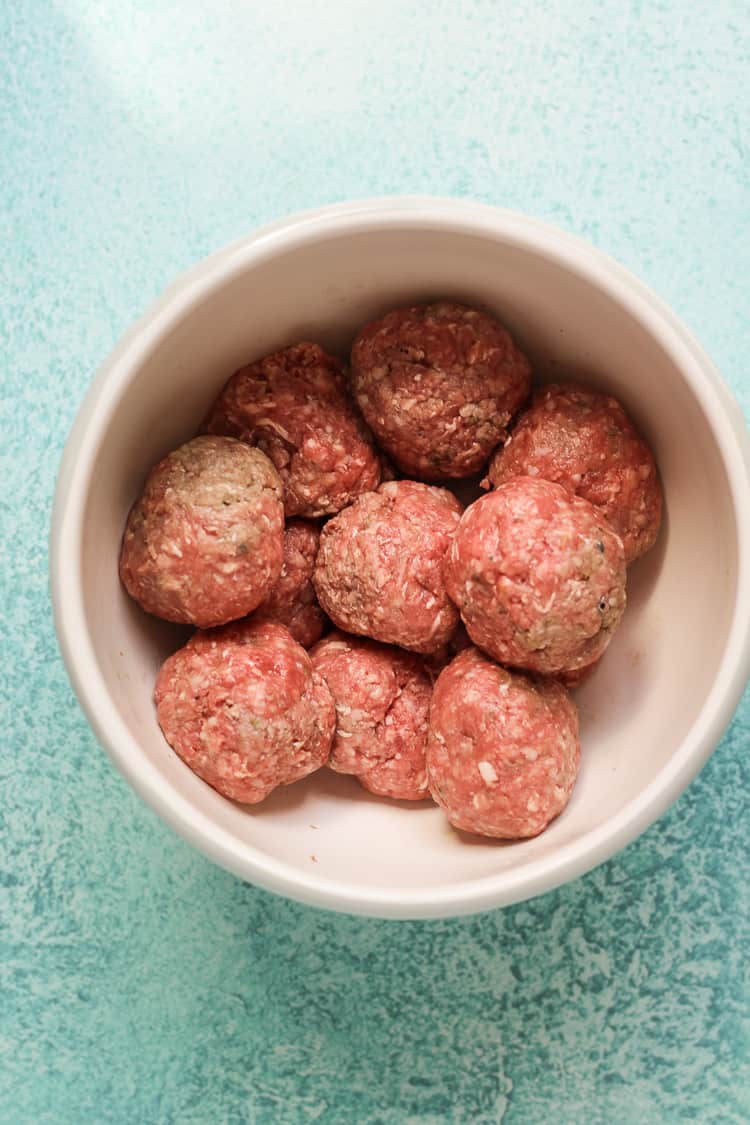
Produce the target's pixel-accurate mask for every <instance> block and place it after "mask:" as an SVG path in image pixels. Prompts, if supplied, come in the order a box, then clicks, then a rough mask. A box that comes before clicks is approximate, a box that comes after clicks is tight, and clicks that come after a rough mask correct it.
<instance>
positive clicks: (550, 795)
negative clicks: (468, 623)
mask: <svg viewBox="0 0 750 1125" xmlns="http://www.w3.org/2000/svg"><path fill="white" fill-rule="evenodd" d="M580 758H581V750H580V743H579V739H578V714H577V711H576V708H575V704H574V703H573V701H572V700H571V698H570V696H569V695H568V693H567V692H566V691H565V688H563V687H562V686H561V685H560V684H559V683H557V682H556V681H555V680H543V679H538V680H537V679H533V678H531V677H530V676H526V675H523V674H521V673H518V672H509V671H508V670H507V669H506V668H501V667H500V666H499V665H498V664H494V663H493V662H492V661H490V660H488V659H487V658H486V657H485V656H483V655H482V654H481V653H480V652H479V651H478V650H477V649H475V648H474V649H466V650H465V651H464V652H462V653H461V654H460V655H459V656H457V657H456V659H455V660H454V661H453V662H452V663H451V664H449V665H448V667H447V668H446V669H445V670H444V671H443V672H442V673H441V674H440V676H439V677H438V681H437V683H436V684H435V690H434V692H433V696H432V705H431V708H430V729H429V735H428V738H427V777H428V781H429V786H430V791H431V793H432V796H433V797H434V799H435V801H436V802H437V803H438V805H440V807H441V808H442V809H444V811H445V812H446V814H447V816H448V819H449V820H450V822H451V824H452V825H454V827H455V828H460V829H463V831H465V832H474V833H476V834H477V835H479V836H494V837H497V838H499V839H504V840H519V839H523V838H525V837H528V836H537V835H538V834H539V833H540V832H542V831H543V830H544V829H545V828H546V827H547V825H548V824H549V822H550V821H551V820H553V819H554V818H555V817H556V816H558V815H559V814H560V813H561V812H562V810H563V809H564V808H565V806H566V805H567V803H568V800H569V799H570V795H571V793H572V791H573V786H574V784H575V780H576V777H577V775H578V768H579V765H580Z"/></svg>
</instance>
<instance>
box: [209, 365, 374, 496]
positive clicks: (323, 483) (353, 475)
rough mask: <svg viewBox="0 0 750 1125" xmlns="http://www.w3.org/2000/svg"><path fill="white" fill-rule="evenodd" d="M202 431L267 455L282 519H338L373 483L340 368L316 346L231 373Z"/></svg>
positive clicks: (368, 452) (370, 458) (366, 438)
mask: <svg viewBox="0 0 750 1125" xmlns="http://www.w3.org/2000/svg"><path fill="white" fill-rule="evenodd" d="M202 428H203V430H204V431H205V432H206V433H212V434H231V435H232V436H233V437H236V438H240V439H241V440H242V441H246V442H248V443H249V444H250V445H257V446H258V448H259V449H262V450H263V452H264V453H266V454H268V456H269V457H270V458H271V460H272V461H273V463H274V465H275V466H276V468H277V469H278V472H279V475H280V476H281V479H282V481H283V484H284V508H285V511H286V514H287V516H325V515H330V514H332V513H333V512H338V511H339V510H340V509H341V508H344V507H346V505H347V504H350V503H351V501H352V500H353V499H354V498H355V497H356V496H359V494H360V493H362V492H367V491H369V490H370V489H371V488H375V487H376V486H377V485H378V483H379V481H380V461H379V459H378V455H377V453H376V452H375V449H374V448H373V445H372V439H371V437H370V435H369V434H368V433H367V431H366V429H365V427H364V425H363V424H362V421H361V419H360V418H359V416H358V415H357V412H356V410H355V408H354V406H353V404H352V402H351V400H350V399H349V396H348V392H347V387H346V382H345V379H344V374H343V367H342V364H341V362H340V361H339V360H338V359H335V358H334V357H333V356H330V355H327V354H326V352H324V351H323V349H322V348H321V347H319V346H318V345H317V344H307V343H303V344H294V345H293V346H292V347H289V348H284V349H283V350H282V351H280V352H275V353H274V354H273V355H269V356H266V357H265V358H264V359H261V360H258V361H257V363H251V364H250V365H249V366H248V367H243V368H242V369H241V370H240V371H237V372H236V373H235V374H234V375H233V376H232V378H231V379H230V380H229V382H228V383H227V385H226V386H225V387H224V390H223V391H222V392H221V394H220V395H219V397H218V398H217V399H216V401H215V402H214V404H213V406H212V407H211V409H210V411H209V413H208V416H207V418H206V420H205V421H204V423H203V427H202Z"/></svg>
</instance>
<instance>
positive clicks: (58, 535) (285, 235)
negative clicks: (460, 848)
mask: <svg viewBox="0 0 750 1125" xmlns="http://www.w3.org/2000/svg"><path fill="white" fill-rule="evenodd" d="M414 227H417V228H422V229H431V228H433V229H434V228H439V229H441V230H446V231H452V232H455V233H459V234H468V235H474V236H479V237H480V238H490V239H495V240H498V241H502V242H503V243H506V244H511V245H517V246H518V247H520V248H522V249H525V250H529V249H531V250H532V251H535V252H537V253H539V254H540V255H542V256H543V257H545V258H548V259H552V260H554V261H556V262H557V264H558V265H560V266H562V267H563V268H565V269H567V270H569V271H572V272H573V273H575V274H578V275H579V276H582V277H584V278H585V279H587V280H588V281H589V282H591V283H593V284H595V285H596V286H597V287H598V288H600V289H602V290H603V291H605V292H606V293H607V295H608V296H609V297H610V298H612V299H613V300H615V301H616V302H618V303H619V304H620V305H621V306H622V307H624V308H625V309H626V310H627V312H628V313H629V314H630V315H631V316H633V317H634V318H635V319H636V320H637V321H639V322H640V323H641V325H642V326H643V327H644V328H645V329H646V331H647V332H648V333H649V334H650V335H652V336H654V337H656V339H657V340H658V342H659V343H660V345H661V346H662V347H663V348H664V350H665V351H666V352H668V353H669V354H670V355H671V356H672V359H673V361H674V362H675V363H676V365H677V366H678V367H679V369H680V371H681V372H682V374H683V377H684V378H685V379H686V382H687V383H688V384H689V386H690V389H691V392H692V393H693V395H694V396H695V398H696V399H697V401H698V404H699V406H700V408H701V411H702V413H703V415H704V417H705V418H706V420H707V422H708V424H709V426H710V427H711V429H712V431H713V434H714V437H715V440H716V442H717V446H718V448H719V450H720V453H721V457H722V460H723V464H724V469H725V472H726V474H727V479H728V482H729V486H730V492H731V499H732V507H733V513H734V518H735V524H736V533H737V586H736V592H735V606H734V617H733V621H732V625H731V627H730V630H729V634H728V637H727V639H726V643H725V645H724V650H723V653H722V657H721V661H720V665H719V669H718V671H717V674H716V676H715V678H714V682H713V684H712V685H711V689H710V691H709V693H708V695H707V697H706V700H705V703H704V706H703V708H702V710H701V712H700V714H699V716H698V717H697V719H696V721H695V722H694V723H693V725H692V727H691V728H690V730H689V731H688V733H687V735H686V736H685V738H684V739H683V740H682V742H681V743H680V745H679V746H678V748H677V749H676V750H675V752H674V754H673V755H672V756H671V757H670V759H669V760H668V761H667V762H666V763H665V765H664V766H663V767H662V769H661V770H660V771H659V773H658V774H657V775H656V777H654V778H653V779H652V781H651V782H650V783H649V784H648V785H647V786H646V787H645V789H643V790H642V791H641V792H640V793H639V794H638V796H637V797H634V798H633V799H632V800H631V801H629V802H628V804H627V805H625V806H624V807H623V808H622V809H621V810H620V812H619V813H617V815H616V816H614V817H612V818H611V819H610V820H609V821H607V822H606V823H605V824H602V825H599V826H597V827H596V828H593V829H591V830H590V831H589V832H587V833H585V834H584V835H583V836H581V837H580V838H579V839H577V840H575V841H572V842H570V843H568V844H565V845H563V846H562V847H561V848H560V849H559V851H557V852H556V853H555V854H554V855H552V856H544V857H540V858H538V859H536V860H533V861H532V862H531V863H530V864H527V865H526V866H525V867H524V868H523V869H518V870H516V869H513V868H510V869H505V870H503V871H501V872H498V873H497V874H495V875H489V876H483V877H481V878H479V879H474V880H470V881H467V882H463V883H456V884H454V885H450V886H447V887H428V888H423V889H419V890H415V889H401V888H393V887H388V886H383V887H379V886H376V887H370V888H367V889H362V888H361V887H359V886H358V885H356V884H352V883H347V882H345V881H343V880H337V879H331V878H325V879H324V878H321V877H320V876H316V875H315V874H309V875H308V874H307V873H305V872H303V871H301V870H300V869H299V868H296V867H294V866H292V865H291V864H287V863H285V862H283V861H280V860H277V859H275V858H273V857H271V856H269V855H267V854H266V853H264V852H263V851H261V850H260V849H258V848H256V847H254V846H253V845H252V844H250V843H247V842H240V841H238V840H237V839H236V838H235V837H233V836H232V835H231V833H229V832H227V831H226V830H224V829H222V828H221V827H219V826H218V825H217V824H216V823H215V822H214V821H213V820H212V819H211V818H210V817H209V816H208V815H207V814H205V813H203V812H201V811H200V810H198V809H196V808H195V807H194V806H193V805H192V804H191V803H190V801H189V800H187V799H186V798H185V797H182V796H181V795H180V794H179V793H177V791H176V790H175V789H173V788H172V786H170V785H169V783H168V782H166V781H165V780H164V779H163V778H162V777H161V775H160V774H159V773H158V771H157V770H156V768H155V767H154V766H153V765H152V764H151V763H150V762H149V761H148V759H147V758H146V757H145V755H143V753H142V752H141V750H140V747H139V744H138V742H137V740H136V739H134V738H133V737H132V735H131V734H130V732H129V731H128V729H127V727H126V726H125V724H124V722H123V721H122V720H121V718H120V716H119V714H118V712H117V709H116V707H115V706H114V704H113V703H112V702H111V700H110V697H109V692H108V689H107V685H106V683H105V681H104V677H103V675H102V673H101V670H100V668H99V665H98V663H97V660H96V657H95V654H94V648H93V644H92V641H91V637H90V635H89V633H88V629H87V627H86V615H85V612H84V600H83V589H82V584H81V581H80V575H81V561H82V529H83V514H84V510H85V501H86V497H87V494H88V489H89V484H90V481H91V478H92V475H93V473H94V471H95V467H96V456H97V451H98V448H99V446H100V444H101V441H102V438H103V434H104V432H105V431H106V429H107V427H108V425H109V422H110V420H111V418H112V415H113V413H114V411H115V410H116V409H117V406H118V404H119V402H120V399H121V397H122V394H123V392H124V390H125V388H126V386H127V384H128V382H129V379H130V376H131V375H132V373H133V372H134V371H136V370H137V369H138V368H139V367H140V365H141V363H142V362H143V360H144V359H145V358H146V356H147V355H148V354H149V353H150V352H151V351H152V349H153V348H154V347H155V346H156V345H157V343H158V342H159V341H160V340H161V339H162V338H163V337H164V336H165V335H166V334H168V333H169V332H170V331H172V330H173V329H174V327H175V326H176V325H177V324H178V323H179V322H180V321H181V320H182V319H183V318H185V317H187V316H189V315H190V313H191V312H192V311H193V310H194V309H195V308H196V307H197V306H198V305H199V304H200V303H201V302H202V301H203V300H204V299H205V298H206V297H207V296H208V295H209V294H211V293H212V292H214V291H215V290H216V289H218V288H220V287H221V286H223V285H225V284H226V283H227V282H228V281H231V280H232V279H233V278H234V277H236V276H237V275H238V274H240V273H242V272H244V271H246V270H247V269H249V268H251V267H252V266H253V265H254V264H257V263H259V262H260V261H262V260H264V259H265V258H267V257H269V256H273V255H275V254H276V253H278V252H279V251H282V250H288V249H291V248H292V247H295V246H300V245H304V244H306V243H310V242H315V241H319V240H321V239H325V238H328V237H331V236H343V235H352V234H356V233H362V232H371V231H372V230H373V229H378V228H380V229H385V228H389V229H394V228H402V229H405V228H414ZM50 589H51V597H52V606H53V615H54V621H55V629H56V632H57V637H58V643H59V645H60V649H61V652H62V656H63V660H64V663H65V666H66V669H67V672H68V676H69V678H70V680H71V683H72V685H73V688H74V691H75V694H76V696H77V698H78V701H79V703H80V705H81V707H82V709H83V711H84V714H85V715H86V717H87V719H88V721H89V723H90V725H91V727H92V728H93V731H94V733H95V735H96V737H97V739H98V741H99V742H100V744H101V745H102V746H103V748H104V749H105V750H106V752H107V754H108V755H109V757H110V758H111V760H112V761H113V763H114V765H115V766H116V767H117V768H118V770H119V771H120V772H121V774H122V775H123V776H124V777H125V779H126V780H127V781H128V782H129V783H130V785H131V786H132V787H133V788H134V789H135V791H136V792H137V793H138V794H139V795H140V796H141V797H142V798H143V800H144V801H145V802H146V803H147V804H148V805H149V806H150V807H151V808H152V809H153V810H154V811H155V812H156V813H157V814H158V815H159V816H160V817H161V818H162V819H163V820H165V821H166V823H167V824H169V825H170V827H171V828H173V829H174V830H175V831H176V832H177V833H178V834H179V835H180V836H182V837H183V839H185V840H187V841H188V842H189V843H191V844H192V845H193V846H195V847H197V848H198V849H199V850H200V851H201V852H203V853H204V854H205V855H207V856H208V857H209V858H210V859H212V860H214V861H215V862H216V863H218V864H220V865H221V866H222V867H224V868H226V869H228V870H229V871H232V872H233V873H234V874H236V875H238V876H240V877H241V878H243V879H246V880H248V881H250V882H252V883H254V884H257V885H258V886H261V887H264V888H265V889H267V890H270V891H273V892H276V893H278V894H282V895H285V896H287V897H289V898H293V899H296V900H297V901H300V902H304V903H307V904H310V905H314V906H319V907H326V908H329V909H333V910H338V911H343V912H347V913H355V914H361V915H372V916H376V917H389V918H429V917H447V916H455V915H460V914H469V913H476V912H479V911H483V910H488V909H492V908H495V907H498V906H506V905H510V904H511V903H514V902H519V901H523V900H524V899H528V898H531V897H533V896H535V895H537V894H541V893H543V892H544V891H547V890H552V889H553V888H555V887H558V886H560V885H562V884H563V883H565V882H568V881H569V880H571V879H574V878H577V877H578V876H580V875H583V874H584V873H585V872H587V871H590V870H591V869H592V868H594V867H596V866H598V865H599V864H600V863H603V862H604V861H605V860H607V859H609V858H610V857H611V856H612V855H614V854H615V853H616V852H617V851H619V850H620V849H621V848H623V847H624V846H625V845H626V844H628V843H630V842H631V841H633V840H634V839H636V838H637V837H638V836H639V835H640V834H641V833H642V832H644V831H645V830H646V828H648V827H649V826H650V825H651V824H652V823H653V822H654V821H655V820H656V819H657V818H658V817H659V816H661V814H662V813H663V812H664V811H665V810H666V809H667V808H668V807H669V806H670V805H671V804H672V803H673V802H674V801H675V800H676V799H677V797H678V796H679V795H680V794H681V793H682V792H683V790H684V789H685V788H686V787H687V785H688V784H689V783H690V781H691V780H692V779H693V777H694V776H695V775H696V774H697V773H698V771H699V770H700V769H701V767H702V766H703V765H704V764H705V762H706V761H707V759H708V757H709V756H710V754H711V753H712V752H713V750H714V749H715V747H716V745H717V744H718V742H719V740H720V738H721V735H722V733H723V731H724V730H725V728H726V727H727V725H728V724H729V722H730V720H731V718H732V715H733V713H734V711H735V708H736V706H737V704H738V702H739V700H740V697H741V695H742V692H743V690H744V687H745V684H746V682H747V679H748V676H749V675H750V436H749V435H748V431H747V428H746V425H745V422H744V418H743V415H742V412H741V410H740V408H739V405H738V404H737V402H736V400H735V399H734V398H733V396H732V394H731V392H730V390H729V388H728V387H727V385H726V383H725V382H724V381H723V379H722V377H721V375H720V374H719V372H718V370H717V368H716V367H715V366H714V364H713V363H712V361H711V360H710V359H709V357H708V356H707V354H706V353H705V352H704V351H703V349H702V348H701V346H700V345H699V344H698V342H697V340H696V339H695V338H694V337H693V335H692V333H690V332H689V331H688V329H687V328H686V327H685V325H684V324H683V323H682V322H681V321H680V320H679V318H678V317H677V315H676V314H675V313H674V312H673V311H672V310H671V309H670V308H669V307H668V306H667V305H666V304H664V302H662V301H661V299H660V298H659V297H657V296H656V294H655V293H653V292H652V291H651V290H650V289H649V288H648V287H647V286H646V285H644V284H643V282H641V281H640V280H639V279H638V278H637V277H635V276H634V275H633V274H632V273H630V271H629V270H627V269H626V268H625V267H624V266H622V265H620V264H619V263H618V262H617V261H615V260H614V259H613V258H611V257H609V256H608V255H607V254H605V253H603V252H602V251H601V250H598V249H596V248H595V247H593V246H591V245H589V244H588V243H587V242H585V241H583V240H582V239H579V238H578V237H576V236H574V235H572V234H568V233H567V232H564V231H562V230H558V229H557V228H556V227H554V226H552V225H550V224H548V223H546V222H542V221H541V220H539V219H535V218H532V217H530V216H527V215H524V214H522V213H520V212H516V211H511V210H507V209H504V208H498V207H493V206H491V205H488V204H484V203H476V202H473V201H470V200H458V199H448V198H441V197H436V196H386V197H379V198H373V199H360V200H353V201H347V202H342V203H333V204H328V205H326V206H323V207H318V208H313V209H310V210H305V211H301V212H297V213H295V214H292V215H289V216H287V217H284V218H281V219H278V220H276V221H274V222H271V223H268V224H265V225H263V226H261V227H259V228H257V229H256V230H254V231H252V232H251V233H250V234H248V235H246V236H244V237H242V238H240V239H238V240H236V241H234V242H232V243H230V244H229V245H227V246H225V247H224V248H223V249H220V250H218V251H217V252H215V253H213V254H211V255H209V256H208V257H206V258H204V259H202V260H201V261H200V262H198V263H197V264H196V265H194V266H193V267H191V268H190V269H189V270H187V271H186V272H185V273H183V274H182V275H181V276H179V277H178V278H177V279H176V280H175V281H173V282H172V283H171V284H170V285H169V286H168V287H167V288H166V289H165V290H164V291H163V293H162V294H161V296H160V297H158V298H157V299H156V301H154V302H153V304H152V305H151V306H150V307H149V308H148V309H147V311H146V312H145V313H144V314H143V315H142V316H141V317H140V318H139V319H138V320H136V321H135V322H134V323H133V324H132V326H131V327H130V328H129V329H128V330H127V331H126V332H125V334H124V335H123V336H122V337H121V339H120V341H119V343H118V344H117V345H116V346H115V348H114V349H113V351H112V352H111V353H110V355H109V356H108V357H107V358H106V359H105V360H104V362H103V363H102V365H101V366H100V367H99V369H98V371H97V373H96V375H95V377H94V379H93V381H92V383H91V385H90V386H89V388H88V391H87V392H86V394H85V397H84V399H83V402H82V404H81V406H80V409H79V411H78V414H77V416H76V418H75V420H74V423H73V426H72V428H71V430H70V433H69V436H68V439H67V441H66V444H65V448H64V451H63V456H62V460H61V462H60V468H59V472H58V478H57V483H56V488H55V496H54V502H53V509H52V521H51V532H50Z"/></svg>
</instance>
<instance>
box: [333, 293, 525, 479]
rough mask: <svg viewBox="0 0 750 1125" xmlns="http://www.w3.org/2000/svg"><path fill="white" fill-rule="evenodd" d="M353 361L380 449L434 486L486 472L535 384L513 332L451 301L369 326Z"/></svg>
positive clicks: (357, 392) (356, 386)
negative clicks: (499, 444) (438, 481)
mask: <svg viewBox="0 0 750 1125" xmlns="http://www.w3.org/2000/svg"><path fill="white" fill-rule="evenodd" d="M351 364H352V372H351V381H352V388H353V391H354V396H355V398H356V400H357V402H358V404H359V407H360V409H361V411H362V413H363V415H364V418H365V421H366V422H367V424H368V425H369V426H370V428H371V429H372V431H373V433H374V434H375V436H376V438H377V440H378V442H379V443H380V444H381V445H382V447H383V449H385V451H386V452H387V453H388V455H389V456H390V457H391V458H392V459H393V461H394V462H395V463H396V464H397V465H398V466H399V467H400V468H401V469H402V470H403V471H404V472H406V473H410V474H413V475H414V476H418V477H422V478H424V479H425V480H440V479H441V478H446V477H467V476H471V475H472V473H476V472H478V471H479V470H480V469H482V467H483V466H484V465H485V464H486V462H487V459H488V458H489V456H490V454H491V453H492V451H493V450H494V449H495V448H496V446H497V444H498V442H500V441H502V440H503V439H504V438H505V434H506V427H507V425H508V423H509V422H510V420H511V418H512V417H513V415H514V414H515V413H516V411H517V410H518V408H519V406H520V405H521V403H522V402H523V400H524V399H525V398H526V396H527V395H528V393H529V387H530V382H531V368H530V366H529V363H528V360H527V359H526V357H525V356H524V355H523V353H522V352H520V351H519V350H518V348H517V347H516V346H515V344H514V343H513V340H512V339H511V337H510V335H509V334H508V332H507V331H506V330H505V328H503V327H502V325H501V324H499V323H498V321H496V320H495V319H494V317H492V316H489V315H488V314H487V313H484V312H479V311H478V310H476V309H471V308H466V307H465V306H464V305H458V304H455V303H454V302H450V301H439V302H437V303H435V304H432V305H415V306H412V307H411V308H402V309H396V310H394V311H393V312H390V313H388V314H387V315H386V316H384V317H383V318H382V319H381V320H377V321H375V322H374V323H372V324H368V325H366V327H365V328H363V329H362V330H361V332H360V333H359V335H358V336H357V338H356V340H355V341H354V345H353V347H352V357H351Z"/></svg>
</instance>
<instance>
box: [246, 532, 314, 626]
mask: <svg viewBox="0 0 750 1125" xmlns="http://www.w3.org/2000/svg"><path fill="white" fill-rule="evenodd" d="M319 540H320V528H319V527H318V525H317V524H314V523H310V521H309V520H289V521H288V522H287V525H286V528H285V530H284V563H283V566H282V568H281V574H280V576H279V579H278V581H277V583H276V585H275V586H274V588H273V589H272V590H271V593H270V594H269V595H268V597H267V598H266V600H265V601H264V602H262V604H261V605H260V606H258V609H257V610H256V611H255V613H254V614H253V620H254V621H256V622H257V621H276V622H278V623H279V624H280V625H286V627H287V629H288V630H289V632H290V633H291V634H292V636H293V637H294V639H295V641H298V642H299V643H300V644H301V645H302V647H303V648H310V646H311V645H314V644H315V642H316V641H318V640H320V638H321V637H322V635H323V632H324V629H325V626H326V615H325V614H324V613H323V610H322V609H321V608H320V606H319V605H318V599H317V597H316V596H315V589H314V587H313V584H312V574H313V570H314V568H315V559H316V557H317V554H318V542H319Z"/></svg>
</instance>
